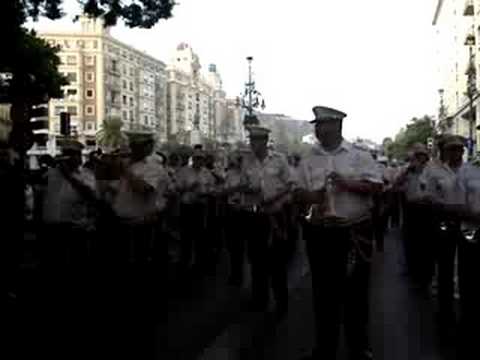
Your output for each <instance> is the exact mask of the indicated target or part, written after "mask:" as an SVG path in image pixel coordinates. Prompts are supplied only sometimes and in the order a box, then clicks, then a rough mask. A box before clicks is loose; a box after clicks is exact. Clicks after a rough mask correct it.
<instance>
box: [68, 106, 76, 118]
mask: <svg viewBox="0 0 480 360" xmlns="http://www.w3.org/2000/svg"><path fill="white" fill-rule="evenodd" d="M67 112H68V113H70V115H73V116H75V115H77V107H76V106H67Z"/></svg>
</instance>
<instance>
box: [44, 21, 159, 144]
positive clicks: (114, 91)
mask: <svg viewBox="0 0 480 360" xmlns="http://www.w3.org/2000/svg"><path fill="white" fill-rule="evenodd" d="M80 25H81V30H80V31H78V32H72V33H40V34H39V36H40V37H42V38H44V39H45V40H46V41H47V42H48V43H50V44H51V45H54V46H59V47H60V52H59V57H60V59H61V65H60V68H59V70H60V72H62V73H63V74H65V76H66V77H67V79H68V80H69V84H68V85H67V86H65V87H64V97H63V98H62V99H52V100H51V101H50V103H49V109H50V110H49V112H50V117H49V123H50V131H51V132H52V133H54V134H57V135H58V134H59V133H60V113H61V112H68V113H70V115H71V126H72V130H73V132H74V133H77V134H78V137H79V139H80V140H83V141H84V142H85V143H86V144H87V145H91V146H95V140H96V134H97V131H98V130H100V128H101V126H102V123H103V121H104V120H106V119H110V118H120V119H121V120H122V121H123V128H122V129H123V130H125V131H147V132H151V133H154V134H155V135H156V137H157V138H158V139H159V140H160V141H165V140H166V136H167V101H166V100H167V86H166V84H167V73H166V65H165V64H164V63H163V62H162V61H160V60H157V59H155V58H153V57H151V56H149V55H148V54H146V53H144V52H142V51H139V50H137V49H135V48H133V47H131V46H129V45H127V44H124V43H122V42H121V41H119V40H117V39H115V38H113V37H112V36H111V35H110V32H109V29H108V28H104V26H103V23H102V22H101V20H100V19H91V18H88V17H82V18H81V19H80Z"/></svg>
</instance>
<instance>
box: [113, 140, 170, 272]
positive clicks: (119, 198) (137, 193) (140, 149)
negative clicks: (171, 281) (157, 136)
mask: <svg viewBox="0 0 480 360" xmlns="http://www.w3.org/2000/svg"><path fill="white" fill-rule="evenodd" d="M153 146H154V140H153V138H152V137H151V136H148V135H137V136H132V138H131V140H130V149H131V155H130V159H129V160H128V162H127V163H126V164H125V165H124V166H123V167H122V168H121V174H120V180H119V182H118V188H117V192H116V194H115V196H114V199H113V206H112V207H113V210H114V212H115V215H116V217H117V220H118V223H119V227H118V230H120V231H119V235H120V236H121V238H122V239H123V244H122V245H123V246H127V248H125V249H124V250H126V253H127V254H128V255H127V256H128V261H129V262H131V263H135V264H137V265H146V264H147V263H149V262H150V261H151V260H152V249H153V245H154V241H155V226H156V223H157V215H158V210H159V208H158V206H159V196H160V194H159V192H161V191H165V190H166V188H167V186H166V185H165V184H168V181H169V179H168V174H167V172H166V170H165V169H164V168H163V167H162V166H160V165H159V164H158V162H157V160H156V159H154V158H152V156H151V155H152V152H153Z"/></svg>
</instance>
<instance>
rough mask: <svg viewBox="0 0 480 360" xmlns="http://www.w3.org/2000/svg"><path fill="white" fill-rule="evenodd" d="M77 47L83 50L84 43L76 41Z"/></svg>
mask: <svg viewBox="0 0 480 360" xmlns="http://www.w3.org/2000/svg"><path fill="white" fill-rule="evenodd" d="M77 47H79V48H80V49H83V48H84V47H85V42H84V41H83V40H77Z"/></svg>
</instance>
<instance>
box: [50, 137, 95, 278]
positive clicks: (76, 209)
mask: <svg viewBox="0 0 480 360" xmlns="http://www.w3.org/2000/svg"><path fill="white" fill-rule="evenodd" d="M82 149H83V145H82V144H81V143H79V142H78V141H74V140H67V141H66V142H65V143H64V144H63V146H62V156H61V157H60V158H58V165H57V166H56V167H53V168H50V169H49V170H48V173H47V186H46V190H45V194H44V197H43V211H42V214H43V222H44V224H45V232H44V233H43V235H44V239H43V241H44V244H43V246H42V247H43V250H44V257H43V263H44V265H45V268H46V270H47V272H46V275H47V276H48V277H49V278H50V280H53V281H55V280H54V278H55V279H57V280H59V281H61V279H59V277H62V276H69V275H77V276H83V275H85V273H84V272H83V271H82V270H81V268H82V267H84V266H85V265H86V264H87V262H88V260H89V258H88V255H89V254H88V250H89V248H88V245H89V241H90V240H91V239H92V237H93V229H94V225H95V219H94V218H92V217H91V216H90V215H91V212H90V211H89V206H90V205H91V203H92V202H94V201H95V199H96V188H95V182H94V180H93V179H92V177H91V176H88V174H87V173H86V172H85V170H84V169H83V168H81V167H80V166H81V164H82V155H81V151H82ZM72 280H73V279H70V280H69V281H70V282H74V281H72ZM52 285H53V284H52Z"/></svg>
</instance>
